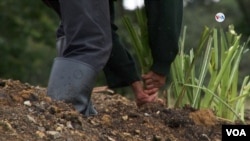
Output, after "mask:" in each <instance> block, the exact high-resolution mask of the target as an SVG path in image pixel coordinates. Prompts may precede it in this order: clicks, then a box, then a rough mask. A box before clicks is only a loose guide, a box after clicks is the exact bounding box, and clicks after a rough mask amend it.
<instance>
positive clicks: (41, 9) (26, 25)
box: [0, 0, 250, 86]
mask: <svg viewBox="0 0 250 141" xmlns="http://www.w3.org/2000/svg"><path fill="white" fill-rule="evenodd" d="M240 2H243V3H244V4H243V6H242V5H240V4H239V3H240ZM244 5H250V1H249V0H221V2H219V3H210V4H204V3H201V2H198V1H194V2H193V3H190V4H188V6H186V7H185V8H184V19H183V25H187V27H188V30H187V42H186V46H187V47H189V48H192V47H195V46H197V44H198V39H199V36H200V34H201V32H202V30H203V28H204V26H209V27H223V28H227V26H228V25H229V24H234V25H235V29H236V31H237V32H238V33H242V34H243V39H244V38H247V37H248V36H249V35H250V26H249V25H250V22H249V17H250V11H249V10H248V8H247V7H246V6H245V8H244ZM217 12H223V13H224V14H225V15H226V20H225V22H223V23H221V24H219V23H217V22H216V21H215V20H214V16H215V14H216V13H217ZM123 15H128V16H130V17H131V19H135V14H134V12H132V11H126V10H124V9H123V8H122V2H121V1H117V3H116V17H117V19H116V23H117V25H118V27H119V29H120V30H119V34H120V35H121V37H122V42H123V43H124V45H125V46H126V47H128V48H130V46H131V44H130V41H129V39H128V38H127V32H126V28H125V27H124V25H123V24H122V21H121V19H122V16H123ZM58 24H59V19H58V17H57V16H56V15H55V13H54V12H53V11H52V10H51V9H49V8H47V7H46V6H45V5H43V3H42V2H41V1H40V0H38V1H30V0H22V1H17V0H1V1H0V25H1V26H0V78H5V79H18V80H21V81H23V82H28V83H30V84H33V85H41V86H46V85H47V81H48V77H49V72H50V68H51V65H52V62H53V58H54V57H55V56H56V52H55V51H56V49H55V32H56V29H57V25H58ZM244 58H245V59H243V61H242V62H241V74H242V76H244V75H246V74H249V72H250V70H249V69H248V68H249V67H250V64H249V63H248V61H247V60H249V59H250V54H245V56H244ZM103 83H105V80H104V77H103V76H102V75H100V78H99V79H98V83H97V84H103Z"/></svg>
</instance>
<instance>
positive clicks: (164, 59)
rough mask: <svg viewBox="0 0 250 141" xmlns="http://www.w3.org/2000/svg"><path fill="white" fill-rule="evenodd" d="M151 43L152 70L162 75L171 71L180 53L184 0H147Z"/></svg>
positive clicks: (146, 7)
mask: <svg viewBox="0 0 250 141" xmlns="http://www.w3.org/2000/svg"><path fill="white" fill-rule="evenodd" d="M145 9H146V15H147V19H148V23H147V25H148V34H149V45H150V48H151V53H152V57H153V65H152V67H151V70H152V71H154V72H156V73H158V74H162V75H167V74H168V73H169V71H170V66H171V63H172V62H173V61H174V59H175V57H176V55H177V53H178V40H179V35H180V32H181V25H182V12H183V4H182V0H145Z"/></svg>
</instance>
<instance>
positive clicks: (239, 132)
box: [226, 129, 247, 136]
mask: <svg viewBox="0 0 250 141" xmlns="http://www.w3.org/2000/svg"><path fill="white" fill-rule="evenodd" d="M226 132H227V136H231V135H232V136H247V135H246V132H245V130H244V129H226Z"/></svg>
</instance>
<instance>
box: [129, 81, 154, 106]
mask: <svg viewBox="0 0 250 141" xmlns="http://www.w3.org/2000/svg"><path fill="white" fill-rule="evenodd" d="M131 86H132V89H133V91H134V94H135V100H136V105H137V106H138V107H140V106H141V105H143V104H146V103H150V102H154V101H155V100H156V99H157V97H158V93H154V94H151V95H149V94H147V93H145V91H144V89H143V85H142V82H141V81H136V82H134V83H132V85H131Z"/></svg>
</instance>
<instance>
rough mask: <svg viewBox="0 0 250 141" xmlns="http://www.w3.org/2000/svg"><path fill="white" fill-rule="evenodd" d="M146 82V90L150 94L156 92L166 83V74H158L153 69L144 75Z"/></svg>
mask: <svg viewBox="0 0 250 141" xmlns="http://www.w3.org/2000/svg"><path fill="white" fill-rule="evenodd" d="M142 79H143V81H144V84H145V92H146V93H147V94H149V95H152V94H155V93H157V92H158V91H159V89H160V88H161V87H162V86H164V85H165V81H166V76H164V75H160V74H157V73H155V72H153V71H150V72H148V73H147V74H144V75H142Z"/></svg>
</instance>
